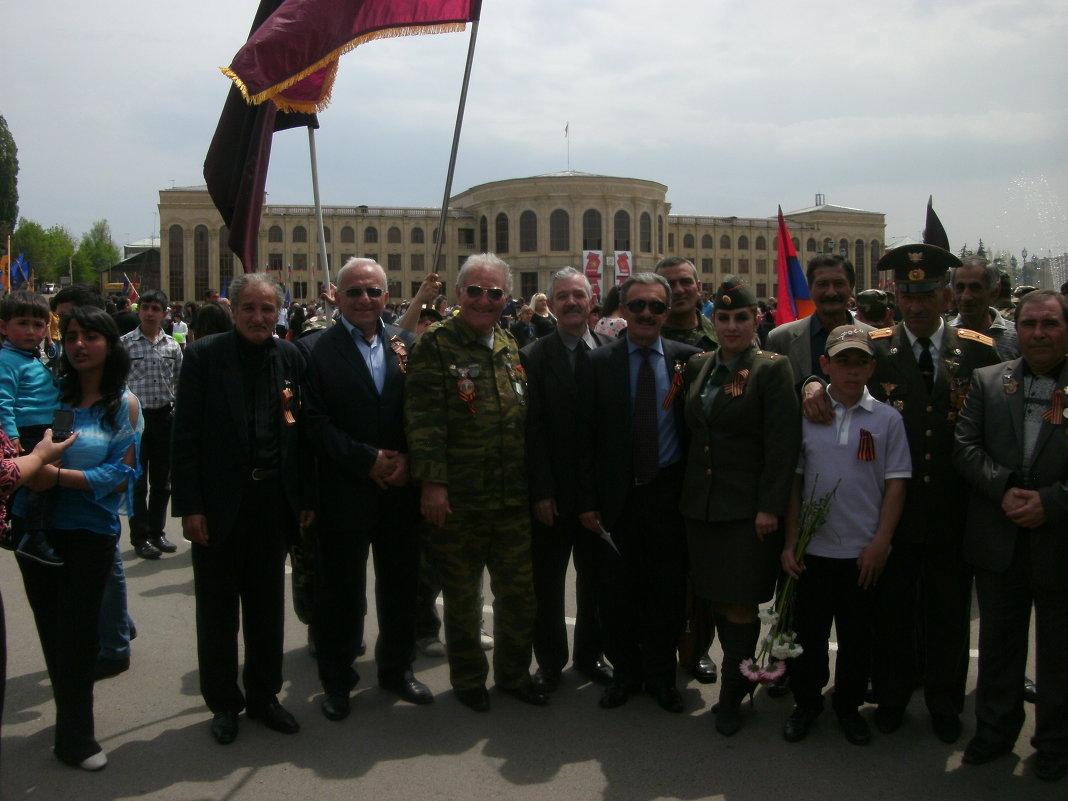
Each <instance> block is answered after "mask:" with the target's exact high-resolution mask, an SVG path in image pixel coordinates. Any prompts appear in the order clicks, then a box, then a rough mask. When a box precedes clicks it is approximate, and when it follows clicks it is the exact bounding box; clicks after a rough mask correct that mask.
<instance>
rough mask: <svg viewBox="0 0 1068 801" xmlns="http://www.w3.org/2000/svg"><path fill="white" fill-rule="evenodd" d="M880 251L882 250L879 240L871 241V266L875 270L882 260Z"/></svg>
mask: <svg viewBox="0 0 1068 801" xmlns="http://www.w3.org/2000/svg"><path fill="white" fill-rule="evenodd" d="M880 249H881V248H880V247H879V240H877V239H873V240H872V241H871V266H872V267H873V268H874V267H875V265H876V264H878V263H879V258H880V254H879V251H880Z"/></svg>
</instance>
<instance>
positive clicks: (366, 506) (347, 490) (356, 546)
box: [303, 258, 434, 721]
mask: <svg viewBox="0 0 1068 801" xmlns="http://www.w3.org/2000/svg"><path fill="white" fill-rule="evenodd" d="M386 286H387V284H386V274H385V271H384V270H383V269H382V267H381V265H379V264H377V263H376V262H375V261H374V260H372V259H362V258H352V259H349V260H348V262H346V263H345V265H344V266H343V267H342V268H341V270H340V271H339V272H338V275H337V291H336V293H335V296H336V299H337V304H338V308H339V310H340V312H341V318H340V319H339V321H338V322H337V323H336V324H335V325H334V326H332V327H331V328H329V329H326V331H325V332H324V333H322V334H321V335H319V336H318V340H317V341H316V343H315V346H314V348H313V349H312V352H311V356H310V357H309V359H308V367H307V370H306V372H305V377H304V385H303V388H304V402H305V420H306V426H307V432H308V440H309V442H310V444H311V445H312V447H314V449H315V452H316V453H317V454H318V457H319V465H318V466H319V470H318V483H319V503H318V505H317V510H316V511H317V513H318V514H317V517H318V529H317V531H316V543H317V548H316V561H315V578H316V587H315V594H314V599H315V600H314V603H315V611H314V617H313V623H312V632H313V636H314V641H315V646H316V657H317V659H318V662H319V679H320V681H321V682H322V684H323V690H324V691H325V696H324V698H323V701H322V705H321V708H322V712H323V715H324V716H325V717H326V718H327V720H335V721H336V720H343V719H344V718H346V717H348V715H349V693H350V692H351V691H352V689H353V687H355V686H356V684H357V682H358V681H359V674H358V673H356V671H355V670H354V669H353V667H352V663H353V661H354V660H355V659H356V656H357V655H358V652H359V646H360V639H361V637H360V634H361V632H362V629H363V615H364V608H365V605H366V583H367V553H368V550H369V549H370V550H373V552H374V564H375V597H376V598H377V604H376V607H377V610H378V623H379V636H378V643H377V644H376V646H375V664H376V666H377V669H378V684H379V686H380V687H382V688H383V689H384V690H387V691H389V692H392V693H395V694H396V695H398V696H400V698H402V699H403V700H405V701H408V702H409V703H413V704H428V703H431V702H432V701H433V700H434V697H433V695H431V693H430V690H429V689H428V688H427V686H426V685H425V684H423V683H422V682H420V681H418V680H417V679H416V678H415V677H414V675H413V673H412V657H413V655H414V653H415V595H416V582H417V579H418V575H419V534H418V523H419V519H418V501H417V498H416V494H415V491H414V488H413V487H412V485H411V483H410V481H409V474H408V453H407V442H406V440H405V436H404V408H403V400H404V378H405V372H404V371H405V370H406V363H407V359H408V349H409V348H410V346H411V344H412V343H413V342H414V341H415V335H414V334H412V333H411V332H409V331H404V330H403V329H400V328H397V327H396V326H392V325H386V324H384V323H383V321H382V311H383V309H384V308H385V306H386V302H387V301H388V300H389V293H388V292H387V291H386Z"/></svg>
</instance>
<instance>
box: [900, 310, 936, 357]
mask: <svg viewBox="0 0 1068 801" xmlns="http://www.w3.org/2000/svg"><path fill="white" fill-rule="evenodd" d="M901 327H902V328H903V329H904V330H905V336H906V337H908V340H909V347H910V348H912V349H913V350H915V349H916V340H917V339H919V337H918V336H916V335H915V334H914V333H912V331H910V330H909V327H908V326H907V325H905V324H904V323H902V324H901ZM945 336H946V322H945V320H943V319H942V318H941V317H939V318H938V330H937V331H935V332H934V333H933V334H931V336H929V337H928V339H930V340H931V344H932V345H933V346H934V349H935V352H940V351H941V350H942V341H943V339H945Z"/></svg>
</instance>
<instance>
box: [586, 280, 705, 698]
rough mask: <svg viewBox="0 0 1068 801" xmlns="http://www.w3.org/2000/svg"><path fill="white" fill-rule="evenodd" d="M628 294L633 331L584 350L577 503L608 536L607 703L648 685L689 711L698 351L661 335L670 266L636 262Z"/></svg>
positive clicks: (603, 562) (602, 583)
mask: <svg viewBox="0 0 1068 801" xmlns="http://www.w3.org/2000/svg"><path fill="white" fill-rule="evenodd" d="M620 297H621V298H622V304H621V306H620V309H621V310H622V313H623V317H624V319H626V321H627V334H626V336H625V337H622V338H620V339H617V340H616V341H614V342H612V343H611V344H608V345H605V346H604V347H602V348H598V349H597V350H595V351H592V352H591V353H590V354H589V356H588V359H587V368H588V369H586V370H585V371H584V373H583V376H582V383H581V385H580V386H581V393H582V394H581V403H582V410H583V420H582V423H583V427H584V429H585V431H586V436H585V437H584V439H583V441H582V442H581V443H580V444H579V447H578V448H577V454H578V457H579V459H580V460H581V461H580V465H581V468H582V470H581V473H580V481H581V482H582V483H581V485H580V496H579V511H580V516H581V520H582V524H583V525H584V526H585V527H586V528H588V529H589V530H590V531H591V532H593V533H594V534H596V535H597V536H598V537H599V538H600V539H599V540H598V545H597V547H598V554H597V558H598V566H599V568H600V569H599V575H598V583H599V596H600V600H601V603H600V612H601V617H602V621H603V623H604V630H605V653H606V654H607V656H608V658H609V660H610V661H611V662H612V666H613V668H614V670H615V676H614V678H613V680H612V684H610V685H609V686H608V688H607V689H606V690H605V692H604V695H603V696H602V697H601V706H602V707H604V708H612V707H617V706H620V705H621V704H624V703H626V701H627V699H628V697H629V696H630V694H631V693H633V692H636V691H637V690H639V689H640V688H642V687H643V686H644V688H645V689H646V690H647V691H648V692H649V693H651V694H652V695H654V696H655V697H656V700H657V703H659V704H660V706H661V707H662V708H663V709H665V710H667V711H669V712H681V711H682V708H683V705H682V696H681V695H680V694H679V691H678V689H677V688H676V668H677V665H676V662H675V646H676V643H677V642H678V638H679V634H681V633H682V624H683V614H684V601H685V589H686V534H685V530H684V527H683V521H682V515H681V514H680V512H679V493H680V490H681V487H682V477H683V472H684V457H685V451H686V436H687V434H686V425H685V423H684V422H683V416H682V400H683V395H684V393H683V391H682V376H683V370H684V368H685V366H686V360H687V359H689V358H690V356H692V355H693V354H695V353H699V351H698V349H697V348H694V347H691V346H690V345H684V344H682V343H681V342H674V341H672V340H670V339H665V338H663V337H661V336H660V329H661V328H662V327H663V325H664V321H665V320H666V319H667V315H668V310H669V308H670V305H669V304H670V303H671V287H670V286H669V285H668V282H667V281H666V280H665V279H664V278H663V277H662V276H659V275H656V274H655V273H637V274H636V275H633V276H631V277H630V278H628V279H627V280H626V282H624V284H623V286H622V288H621V291H620Z"/></svg>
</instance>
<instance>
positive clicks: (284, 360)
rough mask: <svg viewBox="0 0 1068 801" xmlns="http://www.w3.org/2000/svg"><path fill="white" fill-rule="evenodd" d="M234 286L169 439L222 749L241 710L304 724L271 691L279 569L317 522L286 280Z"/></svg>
mask: <svg viewBox="0 0 1068 801" xmlns="http://www.w3.org/2000/svg"><path fill="white" fill-rule="evenodd" d="M230 287H231V293H232V294H233V297H234V330H233V331H230V332H227V333H224V334H214V335H212V336H208V337H205V338H204V339H201V340H198V341H197V342H195V343H193V345H191V346H190V347H189V348H188V349H187V350H186V352H185V357H184V360H183V363H182V372H181V376H180V377H179V381H178V393H177V397H176V399H175V407H174V425H173V429H172V443H171V454H172V459H171V465H172V474H171V475H172V490H173V493H172V498H171V513H172V514H173V515H174V516H175V517H181V518H182V530H183V533H184V535H185V538H186V539H187V540H189V541H190V542H191V543H193V547H192V553H193V585H194V591H195V593H196V601H197V610H196V623H197V657H198V661H199V665H200V691H201V694H202V695H203V696H204V700H205V702H206V703H207V705H208V708H209V709H211V712H212V714H213V718H212V724H211V734H212V736H213V737H214V738H215V740H216V742H218V743H220V744H222V745H225V744H227V743H232V742H233V741H234V740H235V739H236V738H237V732H238V717H237V716H238V714H239V713H240V712H241V710H242V709H245V710H246V711H247V714H248V716H249V717H251V718H256V719H258V720H262V721H263V722H264V723H265V724H266V725H267V726H268V727H269V728H271V729H274V730H275V731H278V732H281V733H283V734H294V733H296V732H297V731H299V730H300V725H299V724H298V723H297V721H296V719H295V718H294V717H293V715H292V714H290V713H289V712H288V711H287V710H286V709H285V707H283V706H282V705H281V704H280V703H278V698H277V693H278V692H279V691H280V690H281V689H282V635H283V622H284V617H285V571H284V567H285V558H286V552H287V546H288V542H289V539H290V538H291V537H293V536H294V535H295V534H296V531H297V525H298V520H299V524H300V525H302V526H305V525H310V524H311V522H312V520H313V518H314V514H313V512H312V511H311V508H312V503H311V487H310V484H309V483H308V481H307V479H308V478H309V477H310V476H311V474H312V466H311V462H310V459H309V458H308V457H309V453H308V451H307V449H306V448H305V446H304V445H303V442H302V436H301V432H300V423H301V417H302V413H301V408H300V380H301V374H302V372H303V369H304V363H303V359H302V358H301V356H300V354H299V353H298V352H297V349H296V347H295V346H294V345H292V344H290V343H289V342H286V341H285V340H280V339H275V338H274V327H275V324H276V322H277V320H278V309H279V308H280V307H281V305H282V300H283V293H282V287H281V286H279V285H278V284H277V283H276V282H275V281H274V280H273V279H272V278H270V277H268V276H267V275H266V274H263V273H245V274H243V275H239V276H238V277H236V278H235V279H234V280H233V282H232V283H231V284H230ZM239 614H240V615H242V617H243V620H244V641H245V666H244V671H243V683H244V693H242V691H241V689H240V687H239V686H238V681H237V632H238V626H239Z"/></svg>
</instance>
